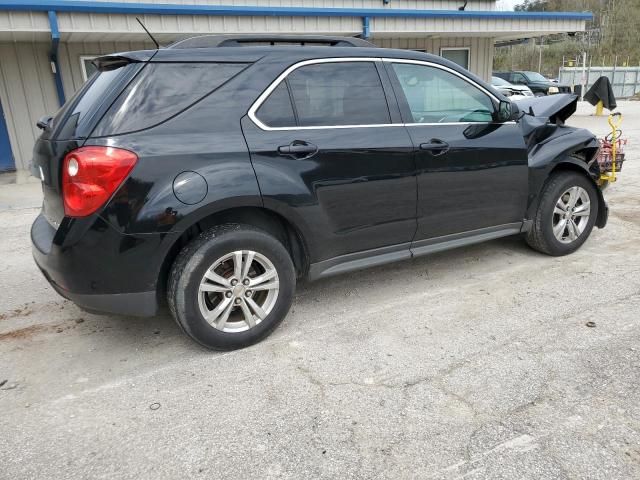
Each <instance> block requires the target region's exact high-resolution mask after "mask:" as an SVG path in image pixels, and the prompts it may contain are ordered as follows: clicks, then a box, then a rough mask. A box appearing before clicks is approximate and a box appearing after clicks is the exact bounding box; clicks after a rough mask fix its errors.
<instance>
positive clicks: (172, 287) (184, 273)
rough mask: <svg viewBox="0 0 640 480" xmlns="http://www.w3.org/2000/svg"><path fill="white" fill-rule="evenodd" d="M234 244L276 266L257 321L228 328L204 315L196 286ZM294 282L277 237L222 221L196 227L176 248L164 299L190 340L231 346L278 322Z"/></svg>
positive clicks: (266, 331)
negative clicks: (268, 302) (271, 293)
mask: <svg viewBox="0 0 640 480" xmlns="http://www.w3.org/2000/svg"><path fill="white" fill-rule="evenodd" d="M237 250H252V251H254V252H257V253H259V254H261V255H263V256H264V257H266V258H267V259H268V260H269V261H270V262H271V263H272V264H273V267H275V270H276V271H277V274H278V281H279V291H278V294H277V297H276V300H275V304H274V305H273V307H272V309H271V311H270V312H269V313H268V315H266V317H265V318H264V319H262V321H260V322H259V323H256V325H255V326H253V327H252V328H249V329H248V330H246V331H242V332H232V333H229V332H225V331H222V330H219V329H217V328H215V327H214V326H212V325H211V324H209V323H208V322H207V321H206V320H205V317H204V315H203V313H202V312H201V309H200V306H199V287H200V282H201V281H202V279H203V277H204V274H205V272H207V270H208V269H209V268H210V267H211V266H212V265H213V263H214V262H216V260H218V259H220V258H221V257H223V256H224V255H226V254H229V253H231V252H234V251H237ZM295 286H296V275H295V269H294V266H293V262H292V260H291V257H290V255H289V252H288V251H287V249H286V248H285V247H284V246H283V245H282V243H280V242H279V241H278V240H276V239H275V238H274V237H272V236H271V235H269V234H268V233H266V232H265V231H263V230H260V229H258V228H255V227H253V226H249V225H238V224H225V225H219V226H216V227H213V228H211V229H209V230H207V231H205V232H203V233H201V234H200V235H199V236H198V237H197V238H195V239H194V240H193V241H191V242H190V243H189V244H187V245H186V246H185V247H184V248H183V249H182V251H181V252H180V253H179V254H178V256H177V258H176V260H175V262H174V263H173V266H172V268H171V271H170V273H169V279H168V284H167V301H168V304H169V309H170V310H171V313H172V314H173V317H174V318H175V320H176V322H177V323H178V325H179V326H180V327H181V328H182V330H183V331H184V332H185V333H186V334H187V335H188V336H189V337H191V338H192V339H193V340H195V341H196V342H198V343H199V344H200V345H202V346H204V347H206V348H209V349H213V350H233V349H237V348H243V347H247V346H249V345H252V344H254V343H257V342H259V341H260V340H262V339H263V338H265V337H266V336H268V335H269V334H270V333H271V332H272V331H273V330H274V329H275V328H276V327H277V326H278V324H279V323H280V322H281V321H282V320H283V319H284V318H285V316H286V315H287V313H288V311H289V308H290V307H291V303H292V301H293V295H294V292H295ZM221 295H222V294H221ZM238 308H239V307H238Z"/></svg>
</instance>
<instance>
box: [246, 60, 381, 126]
mask: <svg viewBox="0 0 640 480" xmlns="http://www.w3.org/2000/svg"><path fill="white" fill-rule="evenodd" d="M291 100H293V106H292V105H291ZM294 115H295V116H294ZM256 116H257V118H258V119H259V120H260V121H261V122H262V123H264V124H265V125H267V126H269V127H274V128H277V127H294V126H301V127H331V126H341V125H354V126H355V125H385V124H389V123H391V119H390V116H389V108H388V106H387V100H386V98H385V94H384V90H383V88H382V82H381V81H380V77H379V75H378V71H377V69H376V66H375V64H374V63H373V62H335V63H319V64H312V65H305V66H303V67H300V68H298V69H296V70H294V71H293V72H291V74H289V76H288V77H287V78H286V79H285V80H284V81H282V82H281V83H280V84H279V85H278V87H277V88H276V89H275V90H274V91H273V92H272V93H271V95H270V96H269V97H268V98H267V100H266V101H265V102H264V103H263V104H262V105H261V106H260V108H259V109H258V110H257V112H256ZM292 116H294V117H293V118H292Z"/></svg>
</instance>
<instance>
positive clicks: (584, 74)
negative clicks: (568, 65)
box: [580, 51, 587, 102]
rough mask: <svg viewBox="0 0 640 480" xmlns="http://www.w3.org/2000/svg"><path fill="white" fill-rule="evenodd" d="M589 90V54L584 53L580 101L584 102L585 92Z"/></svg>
mask: <svg viewBox="0 0 640 480" xmlns="http://www.w3.org/2000/svg"><path fill="white" fill-rule="evenodd" d="M586 89H587V52H586V51H585V52H582V82H581V87H580V101H581V102H583V101H584V91H585V90H586Z"/></svg>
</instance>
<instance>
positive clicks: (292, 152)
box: [278, 140, 318, 159]
mask: <svg viewBox="0 0 640 480" xmlns="http://www.w3.org/2000/svg"><path fill="white" fill-rule="evenodd" d="M317 151H318V147H316V146H315V145H314V144H313V143H309V142H305V141H302V140H294V141H293V142H291V143H290V144H289V145H282V146H280V147H278V153H279V154H280V155H288V156H290V157H294V158H299V159H304V158H309V157H311V156H313V155H315V154H316V152H317Z"/></svg>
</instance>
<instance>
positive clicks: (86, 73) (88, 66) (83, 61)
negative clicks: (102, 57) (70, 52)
mask: <svg viewBox="0 0 640 480" xmlns="http://www.w3.org/2000/svg"><path fill="white" fill-rule="evenodd" d="M94 58H96V56H95V55H93V56H90V55H83V56H81V57H80V70H81V71H82V79H83V80H84V81H85V82H86V81H87V80H89V79H90V78H91V76H92V75H93V74H94V73H96V72H97V71H98V69H97V68H96V66H95V65H94V64H93V63H91V61H92V60H93V59H94Z"/></svg>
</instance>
